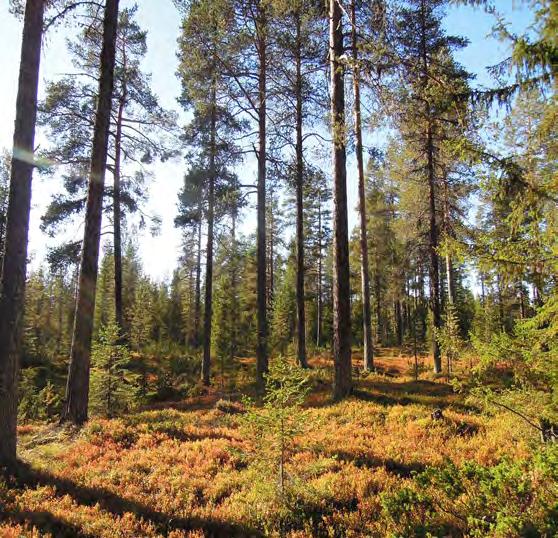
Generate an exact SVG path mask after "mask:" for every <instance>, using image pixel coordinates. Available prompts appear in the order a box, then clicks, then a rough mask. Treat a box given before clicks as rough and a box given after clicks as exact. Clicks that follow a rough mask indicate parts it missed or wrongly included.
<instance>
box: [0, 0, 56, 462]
mask: <svg viewBox="0 0 558 538" xmlns="http://www.w3.org/2000/svg"><path fill="white" fill-rule="evenodd" d="M45 3H46V2H45V0H27V4H26V6H25V18H24V23H23V37H22V43H21V61H20V66H19V81H18V92H17V101H16V119H15V128H14V138H13V153H12V167H11V175H10V194H9V202H8V214H7V222H6V237H5V246H4V254H5V255H4V258H3V261H2V266H3V267H2V271H1V273H2V281H1V288H0V467H4V466H10V465H13V464H14V463H15V460H16V443H17V430H16V428H17V380H18V372H19V356H20V353H21V333H22V324H23V305H24V297H25V279H26V271H27V242H28V236H29V215H30V211H31V182H32V178H33V167H34V150H35V123H36V119H37V92H38V87H39V68H40V62H41V39H42V35H43V22H44V10H45Z"/></svg>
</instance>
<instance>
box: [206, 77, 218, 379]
mask: <svg viewBox="0 0 558 538" xmlns="http://www.w3.org/2000/svg"><path fill="white" fill-rule="evenodd" d="M215 107H216V97H215V82H213V84H212V88H211V127H210V129H211V132H210V137H211V141H210V145H211V147H210V150H209V192H208V200H207V249H206V266H205V310H204V320H203V361H202V381H203V384H204V385H205V386H209V384H210V375H211V371H210V370H211V321H212V318H213V227H214V220H215V180H216V170H215V152H216V143H215V137H216V133H215V130H216V121H217V120H216V108H215Z"/></svg>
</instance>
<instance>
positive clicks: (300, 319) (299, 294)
mask: <svg viewBox="0 0 558 538" xmlns="http://www.w3.org/2000/svg"><path fill="white" fill-rule="evenodd" d="M300 26H301V22H300V14H298V13H297V15H296V53H295V54H296V57H295V62H296V83H295V87H296V89H295V92H296V312H297V357H298V362H299V363H300V366H302V368H307V367H308V363H307V360H306V312H305V305H304V299H305V297H304V199H303V190H304V160H303V159H304V153H303V152H304V148H303V140H302V121H303V108H302V41H301V35H300Z"/></svg>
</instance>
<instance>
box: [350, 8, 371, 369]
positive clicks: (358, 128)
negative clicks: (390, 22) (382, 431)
mask: <svg viewBox="0 0 558 538" xmlns="http://www.w3.org/2000/svg"><path fill="white" fill-rule="evenodd" d="M355 4H356V2H355V0H353V1H352V2H351V26H352V29H351V37H352V49H353V92H354V116H355V139H356V147H355V151H356V159H357V169H358V212H359V217H360V279H361V288H362V289H361V293H362V334H363V339H364V354H363V368H364V370H367V371H370V370H372V369H373V368H374V349H373V347H372V315H371V313H370V271H369V269H368V238H367V228H368V218H367V215H366V194H365V190H364V157H363V150H362V118H361V110H360V68H359V65H358V61H359V60H358V38H357V29H356V5H355Z"/></svg>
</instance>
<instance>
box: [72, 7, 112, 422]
mask: <svg viewBox="0 0 558 538" xmlns="http://www.w3.org/2000/svg"><path fill="white" fill-rule="evenodd" d="M118 2H119V0H107V3H106V6H105V15H104V20H103V47H102V51H101V71H100V79H99V98H98V103H97V114H96V118H95V128H94V133H93V148H92V152H91V168H90V172H89V191H88V193H87V206H86V213H85V232H84V238H83V248H82V256H81V267H80V275H79V288H78V297H77V304H76V316H75V322H74V331H73V338H72V350H71V358H70V367H69V373H68V383H67V386H66V402H65V405H64V411H63V414H62V420H69V421H71V422H73V423H74V424H76V425H81V424H83V423H84V422H85V421H86V420H87V408H88V400H89V368H90V360H91V340H92V336H93V315H94V311H95V292H96V287H97V272H98V261H99V247H100V239H101V221H102V211H103V191H104V183H105V169H106V164H107V147H108V136H109V127H110V114H111V101H112V91H113V87H114V64H115V56H116V31H117V25H118Z"/></svg>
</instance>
